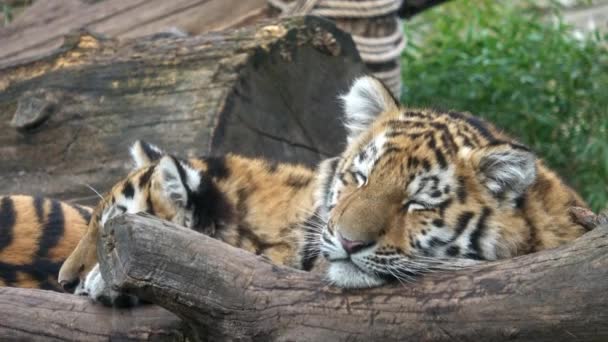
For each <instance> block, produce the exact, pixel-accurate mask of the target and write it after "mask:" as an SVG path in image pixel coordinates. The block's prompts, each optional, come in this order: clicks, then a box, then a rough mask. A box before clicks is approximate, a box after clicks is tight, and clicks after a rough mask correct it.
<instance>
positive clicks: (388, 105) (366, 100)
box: [340, 76, 399, 141]
mask: <svg viewBox="0 0 608 342" xmlns="http://www.w3.org/2000/svg"><path fill="white" fill-rule="evenodd" d="M340 100H342V106H343V108H344V114H345V119H346V120H345V126H346V129H347V130H348V140H349V141H350V140H352V139H353V138H355V137H356V136H357V135H359V134H360V133H361V132H363V131H365V130H366V129H367V128H368V127H369V126H370V125H371V123H372V122H374V120H375V119H376V118H377V117H378V116H380V115H381V114H382V113H385V112H388V111H393V110H397V109H398V108H399V102H398V101H397V99H395V98H394V97H393V95H392V93H391V91H390V90H389V89H388V88H386V86H385V85H384V84H383V83H382V82H381V81H380V80H378V79H376V78H374V77H371V76H363V77H360V78H357V79H356V80H355V81H354V82H353V85H352V86H351V87H350V90H349V91H348V93H346V94H344V95H340Z"/></svg>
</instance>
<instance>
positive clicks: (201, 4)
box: [0, 0, 268, 62]
mask: <svg viewBox="0 0 608 342" xmlns="http://www.w3.org/2000/svg"><path fill="white" fill-rule="evenodd" d="M266 12H267V4H266V0H247V1H242V0H172V1H166V0H103V1H99V0H61V1H57V0H36V2H34V3H33V5H31V6H29V7H28V8H26V9H25V11H24V12H23V13H21V14H20V15H19V16H17V17H16V19H15V20H14V21H13V22H11V24H10V25H9V26H7V27H0V46H2V49H0V61H4V62H7V61H15V60H19V59H23V58H27V57H35V56H39V55H41V54H45V53H49V52H51V51H52V50H53V49H55V48H57V47H59V46H61V44H62V40H63V39H62V38H63V36H64V35H66V34H68V33H69V32H71V31H73V30H76V29H81V28H86V29H88V30H90V31H94V32H98V33H100V34H104V35H106V36H108V37H112V38H118V39H123V38H134V37H142V36H146V35H150V34H154V33H158V32H163V31H167V30H174V29H178V30H180V31H182V32H184V33H189V34H194V35H196V34H201V33H206V32H209V31H217V30H221V29H226V28H231V27H238V26H242V25H243V24H246V23H248V22H252V20H257V19H261V18H266V17H268V15H267V13H266Z"/></svg>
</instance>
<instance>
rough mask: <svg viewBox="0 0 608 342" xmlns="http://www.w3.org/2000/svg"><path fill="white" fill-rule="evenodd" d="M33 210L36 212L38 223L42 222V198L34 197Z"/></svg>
mask: <svg viewBox="0 0 608 342" xmlns="http://www.w3.org/2000/svg"><path fill="white" fill-rule="evenodd" d="M34 210H36V217H37V218H38V222H40V223H42V221H44V198H43V197H40V196H36V197H34Z"/></svg>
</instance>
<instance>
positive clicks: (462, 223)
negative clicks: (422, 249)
mask: <svg viewBox="0 0 608 342" xmlns="http://www.w3.org/2000/svg"><path fill="white" fill-rule="evenodd" d="M473 215H474V214H473V212H472V211H465V212H463V213H462V214H460V215H459V216H458V219H456V226H455V227H454V230H455V231H456V233H455V234H454V236H452V238H450V242H454V241H456V239H458V237H459V236H460V235H461V234H462V232H464V230H465V229H466V228H467V226H468V225H469V221H471V219H472V218H473Z"/></svg>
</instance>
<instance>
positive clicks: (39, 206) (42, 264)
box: [0, 195, 92, 291]
mask: <svg viewBox="0 0 608 342" xmlns="http://www.w3.org/2000/svg"><path fill="white" fill-rule="evenodd" d="M91 211H92V210H91V209H90V208H87V207H82V206H79V205H74V204H68V203H65V202H60V201H56V200H52V199H49V198H44V197H33V196H24V195H12V196H0V286H12V287H29V288H41V289H46V290H56V291H61V287H60V286H59V283H58V282H57V273H58V272H59V268H60V266H61V264H62V263H63V261H65V259H66V258H67V257H68V255H70V253H72V251H73V250H74V248H75V247H76V244H78V241H79V240H80V238H81V237H82V236H83V235H84V232H85V230H86V228H87V225H88V223H89V219H90V217H91Z"/></svg>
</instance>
